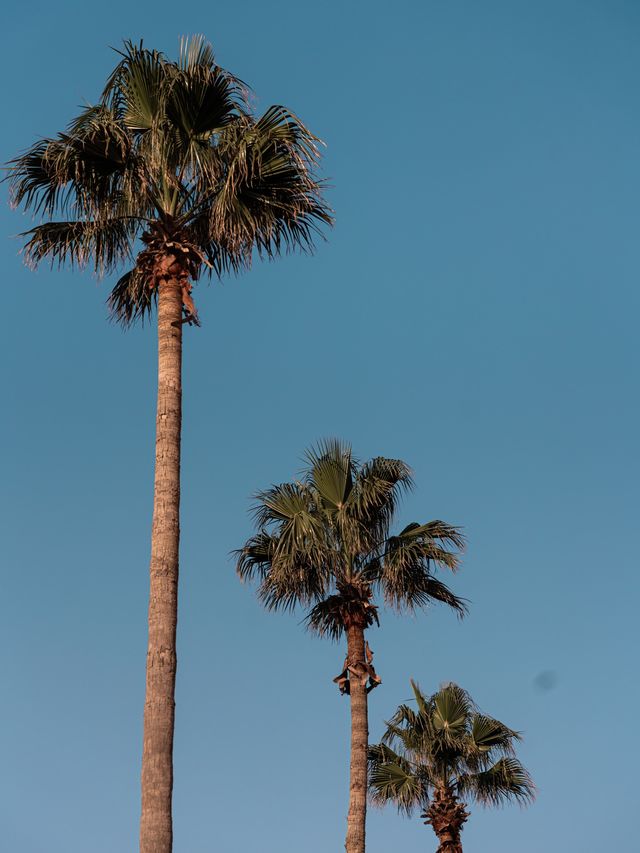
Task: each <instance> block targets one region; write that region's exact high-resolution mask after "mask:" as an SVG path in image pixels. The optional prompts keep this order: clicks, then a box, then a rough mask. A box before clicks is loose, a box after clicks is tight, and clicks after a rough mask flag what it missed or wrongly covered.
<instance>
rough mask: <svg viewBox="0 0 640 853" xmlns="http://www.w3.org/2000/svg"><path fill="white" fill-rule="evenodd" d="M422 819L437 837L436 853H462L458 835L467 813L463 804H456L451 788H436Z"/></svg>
mask: <svg viewBox="0 0 640 853" xmlns="http://www.w3.org/2000/svg"><path fill="white" fill-rule="evenodd" d="M423 817H426V820H425V823H427V824H431V826H432V827H433V831H434V832H435V834H436V835H437V836H438V841H439V842H440V845H439V847H438V850H437V853H462V841H461V838H460V835H461V833H462V829H463V826H464V824H465V822H466V821H467V819H468V817H469V813H468V812H467V811H466V809H465V807H464V804H463V803H460V802H458V799H457V797H456V795H455V794H454V793H453V791H452V790H451V788H436V790H435V791H434V793H433V799H432V800H431V803H430V804H429V808H428V809H427V810H426V812H425V813H424V814H423Z"/></svg>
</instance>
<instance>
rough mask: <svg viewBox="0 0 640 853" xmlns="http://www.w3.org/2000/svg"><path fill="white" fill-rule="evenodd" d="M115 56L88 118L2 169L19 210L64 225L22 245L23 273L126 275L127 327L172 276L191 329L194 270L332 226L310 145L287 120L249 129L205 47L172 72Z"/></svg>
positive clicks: (151, 58)
mask: <svg viewBox="0 0 640 853" xmlns="http://www.w3.org/2000/svg"><path fill="white" fill-rule="evenodd" d="M121 56H122V59H121V61H120V62H119V63H118V64H117V66H116V67H115V69H114V71H113V73H112V74H111V76H110V77H109V79H108V81H107V84H106V87H105V89H104V92H103V93H102V96H101V98H100V100H99V102H98V103H97V104H96V105H95V106H89V107H87V108H86V109H84V110H83V111H82V112H81V113H80V115H79V116H78V117H77V118H75V119H74V120H73V121H72V122H71V124H70V125H69V127H68V129H67V131H66V132H65V133H60V134H58V135H57V136H56V137H55V138H47V139H42V140H40V141H38V142H36V143H35V144H34V145H33V146H32V147H31V148H29V149H28V150H27V151H26V152H25V153H24V154H23V155H22V156H20V157H18V158H16V159H15V160H13V161H12V162H11V164H10V169H9V180H10V181H11V183H12V198H13V202H14V204H15V205H19V204H23V205H24V206H25V208H27V209H31V210H32V211H33V212H34V213H35V214H36V215H37V216H39V217H42V218H43V219H49V220H51V219H52V218H54V217H59V218H60V221H58V219H56V220H55V221H47V222H44V223H43V224H40V225H38V226H37V227H35V228H33V229H31V230H30V231H28V232H26V234H24V235H23V236H25V237H27V242H26V246H25V254H26V259H27V261H28V262H31V263H33V264H37V263H38V262H39V261H41V260H42V259H44V258H49V259H50V260H51V261H52V263H53V262H58V263H63V262H65V261H69V262H70V263H71V264H72V265H73V264H77V265H80V266H83V265H86V264H91V265H92V266H93V267H94V269H95V271H96V272H97V273H98V274H101V273H108V272H111V271H113V270H114V269H115V268H116V267H118V266H119V265H120V264H121V263H125V262H127V261H129V262H132V263H133V264H134V265H133V268H132V269H131V270H130V271H129V272H126V273H125V274H124V275H123V276H122V277H121V278H120V279H119V281H118V282H117V284H116V285H115V287H114V288H113V291H112V293H111V296H110V300H109V302H110V307H111V311H112V313H113V316H114V317H115V318H116V319H117V320H119V321H121V322H123V323H124V324H128V323H131V322H132V321H134V320H136V319H138V318H144V316H145V315H146V314H147V313H148V312H149V311H150V310H151V309H152V307H153V303H154V300H155V299H156V296H157V283H158V280H159V278H161V277H162V276H163V275H164V276H166V275H167V273H168V272H171V273H172V274H174V275H175V276H178V277H179V278H181V279H182V286H183V301H184V306H185V313H186V314H187V317H188V318H189V319H195V316H196V315H195V309H194V307H193V302H192V300H191V297H190V290H191V286H190V281H193V280H195V279H197V278H198V276H199V275H200V273H201V271H202V269H203V268H204V269H206V270H207V271H208V272H209V273H211V272H216V273H218V274H220V273H221V272H223V271H226V270H229V269H231V270H239V269H240V268H242V267H246V266H247V265H249V264H250V262H251V256H252V252H253V249H254V247H255V248H256V249H257V251H258V252H260V253H262V254H265V255H267V256H272V255H274V254H277V253H279V252H280V251H281V250H282V249H288V248H291V247H294V246H300V247H302V248H310V247H311V245H312V239H313V236H314V234H315V233H317V232H318V230H319V226H321V225H322V224H323V223H330V222H331V215H330V212H329V209H328V208H327V206H326V205H325V203H324V202H323V200H322V197H321V183H320V182H319V181H317V180H316V179H315V177H314V166H315V163H316V162H317V159H318V140H317V139H316V138H315V137H314V136H313V135H312V134H311V133H310V132H309V131H308V130H307V129H306V127H305V126H304V125H303V124H302V123H301V122H300V121H299V119H297V118H296V116H295V115H293V114H292V113H291V112H289V111H288V110H286V109H285V108H284V107H280V106H272V107H270V108H269V109H268V110H267V111H266V112H265V113H264V115H262V116H261V117H259V118H256V117H255V116H254V115H253V114H252V112H251V110H250V108H249V105H248V99H247V88H246V86H245V85H244V84H243V83H242V82H241V81H240V80H238V79H237V78H236V77H234V76H233V75H232V74H230V73H229V72H228V71H225V70H224V69H222V68H220V67H219V66H218V65H216V63H215V61H214V56H213V51H212V49H211V46H210V45H209V44H208V43H206V42H205V41H204V39H203V38H202V37H200V36H196V37H194V38H192V39H191V40H188V39H185V40H183V41H182V43H181V50H180V57H179V60H178V61H177V62H171V61H169V60H168V59H167V58H166V57H165V56H164V55H163V54H162V53H160V52H158V51H156V50H148V49H146V48H144V47H143V45H142V43H140V45H134V44H132V43H131V42H126V43H125V47H124V50H123V52H122V54H121ZM138 238H139V239H140V240H141V241H142V244H143V246H142V247H140V246H139V245H137V243H136V241H137V239H138ZM140 248H142V251H139V252H138V253H137V255H136V249H140ZM163 263H164V265H165V266H166V265H167V264H169V265H171V264H173V266H174V268H173V269H171V270H168V269H166V268H164V267H163Z"/></svg>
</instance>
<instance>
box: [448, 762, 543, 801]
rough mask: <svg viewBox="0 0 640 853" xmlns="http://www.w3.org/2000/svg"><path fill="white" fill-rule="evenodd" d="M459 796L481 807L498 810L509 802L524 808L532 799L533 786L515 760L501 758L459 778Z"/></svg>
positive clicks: (529, 777)
mask: <svg viewBox="0 0 640 853" xmlns="http://www.w3.org/2000/svg"><path fill="white" fill-rule="evenodd" d="M457 787H458V790H459V791H460V794H461V795H463V796H466V797H470V798H472V799H474V800H476V802H478V803H480V804H481V805H483V806H501V805H504V804H505V803H508V802H509V801H511V800H516V801H517V802H518V803H520V804H521V805H526V804H527V803H529V802H531V801H532V800H534V799H535V785H534V784H533V780H532V778H531V776H530V774H529V772H528V771H527V770H526V768H525V767H523V765H522V764H521V763H520V762H519V761H518V760H517V759H516V758H501V759H500V760H499V761H497V762H496V763H495V764H494V765H493V766H492V767H490V768H489V769H488V770H485V771H483V772H480V773H470V774H464V775H462V776H461V777H460V778H459V780H458V786H457Z"/></svg>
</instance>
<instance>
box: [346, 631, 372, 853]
mask: <svg viewBox="0 0 640 853" xmlns="http://www.w3.org/2000/svg"><path fill="white" fill-rule="evenodd" d="M347 661H348V666H350V667H354V668H356V670H357V671H361V672H364V666H363V665H364V662H365V645H364V629H363V627H362V626H361V625H358V624H355V625H349V626H348V627H347ZM365 679H366V676H365V677H364V678H359V677H356V676H354V674H353V673H351V674H350V678H349V689H350V699H351V768H350V782H349V815H348V817H347V840H346V842H345V849H346V851H347V853H364V848H365V826H366V819H367V750H368V742H369V721H368V717H367V689H366V685H365V683H364V682H365Z"/></svg>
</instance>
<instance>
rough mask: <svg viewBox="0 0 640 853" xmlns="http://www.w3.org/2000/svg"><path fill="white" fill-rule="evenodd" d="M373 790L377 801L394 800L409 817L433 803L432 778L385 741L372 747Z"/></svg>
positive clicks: (371, 782) (371, 792)
mask: <svg viewBox="0 0 640 853" xmlns="http://www.w3.org/2000/svg"><path fill="white" fill-rule="evenodd" d="M368 757H369V793H370V796H371V800H372V802H373V803H375V804H376V805H379V806H384V805H386V803H388V802H392V803H393V804H394V805H395V806H396V808H397V809H398V811H399V812H400V813H404V814H406V815H407V816H411V814H412V813H413V812H414V811H415V810H416V809H424V808H426V806H427V805H428V802H429V780H428V778H427V777H425V776H424V775H423V774H422V773H420V772H416V769H415V768H414V766H413V765H412V764H411V763H410V762H409V761H407V759H406V758H404V757H403V756H401V755H398V754H397V753H396V752H394V751H393V750H392V749H390V748H389V747H388V746H386V745H385V744H375V745H374V746H370V747H369V755H368Z"/></svg>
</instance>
